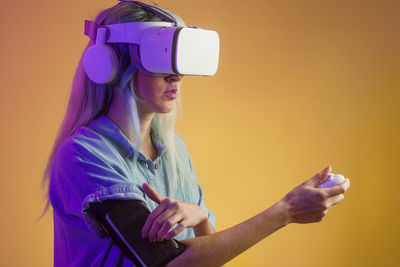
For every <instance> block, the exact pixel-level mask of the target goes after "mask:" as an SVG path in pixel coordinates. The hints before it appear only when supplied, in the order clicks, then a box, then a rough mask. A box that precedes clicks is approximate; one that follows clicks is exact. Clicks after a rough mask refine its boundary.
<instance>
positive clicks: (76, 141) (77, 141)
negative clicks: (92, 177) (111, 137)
mask: <svg viewBox="0 0 400 267" xmlns="http://www.w3.org/2000/svg"><path fill="white" fill-rule="evenodd" d="M111 153H112V147H111V145H110V144H109V143H108V142H107V141H106V140H105V139H104V138H103V137H102V136H101V135H100V134H98V133H96V132H95V131H93V130H91V129H89V128H87V127H84V126H81V127H79V128H78V129H77V130H76V131H75V132H74V134H72V135H71V136H69V137H67V138H65V139H64V140H63V141H62V142H61V143H60V144H59V146H58V148H57V152H56V154H55V159H62V162H63V163H71V161H74V160H78V161H93V160H96V159H100V158H103V157H104V156H105V155H110V154H111Z"/></svg>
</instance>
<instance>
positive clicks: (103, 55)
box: [83, 44, 119, 84]
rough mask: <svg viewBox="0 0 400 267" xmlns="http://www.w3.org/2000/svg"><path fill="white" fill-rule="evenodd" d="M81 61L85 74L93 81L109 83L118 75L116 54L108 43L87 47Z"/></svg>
mask: <svg viewBox="0 0 400 267" xmlns="http://www.w3.org/2000/svg"><path fill="white" fill-rule="evenodd" d="M83 63H84V68H85V72H86V74H87V76H88V77H89V78H90V80H92V81H93V82H95V83H98V84H109V83H111V82H113V81H114V80H115V78H116V77H117V76H118V71H119V62H118V55H117V53H116V51H115V50H114V49H113V48H112V47H111V46H109V45H106V44H95V45H94V46H92V47H90V48H88V49H87V50H86V52H85V55H84V58H83Z"/></svg>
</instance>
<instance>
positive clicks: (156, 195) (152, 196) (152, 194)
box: [142, 183, 165, 204]
mask: <svg viewBox="0 0 400 267" xmlns="http://www.w3.org/2000/svg"><path fill="white" fill-rule="evenodd" d="M142 188H143V191H144V192H145V193H146V195H147V196H148V197H149V198H150V199H151V200H153V201H155V202H156V203H157V204H160V203H161V201H163V200H164V199H165V197H164V196H162V195H160V194H159V193H157V192H156V190H154V189H153V187H151V186H150V185H149V184H147V183H143V184H142Z"/></svg>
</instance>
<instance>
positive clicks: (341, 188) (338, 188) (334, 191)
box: [321, 178, 350, 197]
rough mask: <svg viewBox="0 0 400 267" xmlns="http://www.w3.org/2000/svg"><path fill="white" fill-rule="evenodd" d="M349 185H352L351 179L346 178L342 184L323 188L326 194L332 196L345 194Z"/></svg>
mask: <svg viewBox="0 0 400 267" xmlns="http://www.w3.org/2000/svg"><path fill="white" fill-rule="evenodd" d="M349 187H350V180H349V178H346V180H344V182H343V183H341V184H338V185H334V186H332V187H329V188H321V189H323V190H325V192H326V195H327V196H328V197H331V196H335V195H340V194H343V193H344V192H346V191H347V189H348V188H349Z"/></svg>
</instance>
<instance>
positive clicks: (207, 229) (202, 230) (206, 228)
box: [193, 217, 215, 237]
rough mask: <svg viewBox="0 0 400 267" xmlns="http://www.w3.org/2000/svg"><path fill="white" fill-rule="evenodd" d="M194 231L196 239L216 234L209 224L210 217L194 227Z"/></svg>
mask: <svg viewBox="0 0 400 267" xmlns="http://www.w3.org/2000/svg"><path fill="white" fill-rule="evenodd" d="M193 231H194V234H195V236H196V237H198V236H202V235H208V234H212V233H214V232H215V231H214V229H213V228H212V226H211V225H210V223H209V222H208V217H205V219H204V220H202V221H200V222H199V223H198V224H197V225H195V226H193Z"/></svg>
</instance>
